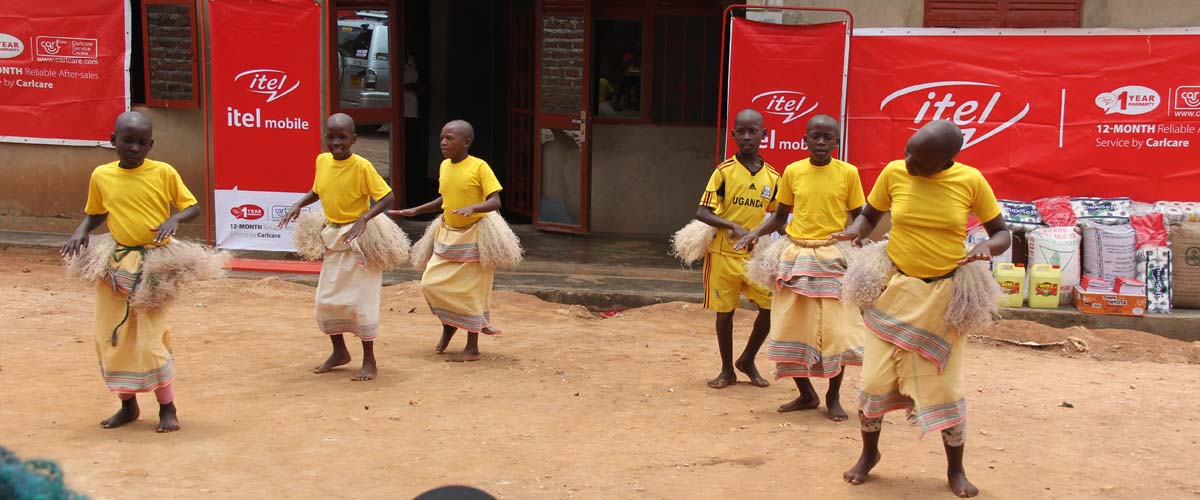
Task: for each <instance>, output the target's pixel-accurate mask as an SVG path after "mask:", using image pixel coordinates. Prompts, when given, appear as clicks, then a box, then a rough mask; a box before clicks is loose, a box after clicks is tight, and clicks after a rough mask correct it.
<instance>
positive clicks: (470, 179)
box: [438, 156, 504, 227]
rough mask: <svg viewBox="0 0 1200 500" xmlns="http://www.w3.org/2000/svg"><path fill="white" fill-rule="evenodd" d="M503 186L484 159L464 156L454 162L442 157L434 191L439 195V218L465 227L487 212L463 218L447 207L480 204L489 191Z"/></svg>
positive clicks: (497, 189)
mask: <svg viewBox="0 0 1200 500" xmlns="http://www.w3.org/2000/svg"><path fill="white" fill-rule="evenodd" d="M501 189H504V188H503V187H501V186H500V181H499V180H496V174H495V173H494V172H492V167H489V166H488V164H487V162H486V161H483V160H480V159H479V158H476V157H474V156H467V157H466V159H464V160H463V161H460V162H458V163H452V162H451V161H450V159H449V158H447V159H445V160H442V166H441V169H440V172H439V174H438V193H441V195H442V216H443V217H442V220H443V221H445V223H446V224H449V225H450V226H451V227H466V226H469V225H471V224H473V223H474V222H475V221H477V220H479V219H482V218H483V216H484V215H487V214H475V215H472V216H470V217H463V216H461V215H458V214H454V213H451V212H450V211H451V210H454V209H457V208H463V207H467V206H471V205H474V204H476V203H483V201H484V200H486V199H487V197H488V196H490V195H491V194H492V193H495V192H498V191H500V190H501Z"/></svg>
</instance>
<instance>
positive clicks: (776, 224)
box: [733, 203, 792, 250]
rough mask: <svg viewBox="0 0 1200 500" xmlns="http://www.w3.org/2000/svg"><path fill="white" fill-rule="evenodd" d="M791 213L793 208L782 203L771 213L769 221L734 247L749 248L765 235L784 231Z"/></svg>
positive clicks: (739, 248) (764, 222)
mask: <svg viewBox="0 0 1200 500" xmlns="http://www.w3.org/2000/svg"><path fill="white" fill-rule="evenodd" d="M790 213H792V206H791V205H784V204H783V203H780V204H779V206H778V207H776V208H775V211H774V212H772V213H771V216H770V217H767V220H765V221H763V223H762V224H760V225H759V226H758V227H756V228H754V230H753V231H750V232H749V233H747V234H746V235H745V236H743V237H742V239H740V240H738V242H737V243H735V244H734V245H733V248H736V249H738V250H741V249H743V248H747V247H749V246H751V245H753V244H754V243H755V242H756V241H757V240H758V239H759V238H761V237H763V236H764V235H767V234H771V233H773V232H775V231H778V230H780V229H782V228H783V226H785V225H787V218H788V214H790Z"/></svg>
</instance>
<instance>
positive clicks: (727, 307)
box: [696, 109, 779, 389]
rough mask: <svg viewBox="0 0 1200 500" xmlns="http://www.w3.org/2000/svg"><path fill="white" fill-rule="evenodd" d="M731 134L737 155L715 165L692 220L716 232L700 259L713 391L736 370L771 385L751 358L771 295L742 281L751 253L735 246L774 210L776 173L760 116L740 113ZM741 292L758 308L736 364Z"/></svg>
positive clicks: (762, 336) (766, 322)
mask: <svg viewBox="0 0 1200 500" xmlns="http://www.w3.org/2000/svg"><path fill="white" fill-rule="evenodd" d="M731 133H732V135H733V140H734V143H736V144H737V147H738V152H737V154H735V155H734V156H733V157H732V158H730V159H728V160H725V161H724V162H722V163H721V164H720V165H717V169H716V170H714V171H713V173H712V175H711V176H709V179H708V185H707V186H706V187H705V188H704V195H703V196H701V197H700V207H699V208H697V209H696V219H697V220H699V221H700V222H703V223H705V224H708V225H710V226H712V227H715V228H717V229H718V231H717V234H716V236H715V237H714V238H713V240H712V243H711V244H710V245H709V247H708V255H707V256H706V257H705V258H704V307H705V308H707V309H712V310H713V311H716V313H717V324H716V330H717V348H718V350H719V351H720V352H721V373H720V374H719V375H717V378H714V379H712V380H709V381H708V386H709V387H712V388H713V389H721V388H724V387H728V386H730V385H732V384H733V383H734V382H736V381H737V374H736V373H735V372H734V371H733V370H734V368H735V367H736V368H737V369H738V370H740V371H741V372H742V373H745V374H746V376H748V377H750V383H751V384H753V385H754V386H756V387H766V386H768V385H770V383H769V382H767V380H766V379H765V378H763V377H762V375H759V373H758V368H757V367H756V366H755V365H754V357H755V356H757V355H758V350H759V348H760V347H762V344H763V341H765V340H766V338H767V333H768V332H769V331H770V329H771V292H770V291H769V290H767V289H765V288H763V287H762V286H759V285H757V284H755V283H753V282H751V281H750V280H749V279H747V278H746V261H748V260H749V259H750V253H749V251H748V250H747V249H745V248H736V247H735V246H734V245H735V244H736V243H737V242H738V241H739V240H741V239H742V237H743V236H745V235H746V233H747V232H749V231H750V229H751V228H753V227H755V226H757V225H759V224H760V223H762V221H763V218H764V217H766V214H767V212H770V211H773V210H775V194H776V193H775V190H776V185H777V184H778V183H779V174H778V173H776V172H775V169H774V168H772V167H771V166H770V165H768V164H767V163H766V162H765V161H763V159H762V157H761V156H759V155H758V147H759V145H760V144H761V143H762V138H763V118H762V115H761V114H759V113H758V112H757V111H755V110H753V109H744V110H742V111H741V112H739V113H738V114H737V117H736V118H735V120H734V129H733V130H732V131H731ZM743 293H744V294H746V298H747V299H750V301H751V302H753V303H754V305H755V306H757V307H758V317H756V318H755V319H754V327H753V328H752V329H751V330H750V338H749V339H748V340H747V341H746V348H745V349H744V350H742V354H741V356H739V357H738V359H737V361H736V362H735V361H734V360H733V313H734V311H735V310H736V309H737V308H738V305H740V303H741V294H743Z"/></svg>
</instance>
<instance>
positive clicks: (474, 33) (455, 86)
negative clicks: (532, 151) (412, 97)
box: [406, 0, 533, 223]
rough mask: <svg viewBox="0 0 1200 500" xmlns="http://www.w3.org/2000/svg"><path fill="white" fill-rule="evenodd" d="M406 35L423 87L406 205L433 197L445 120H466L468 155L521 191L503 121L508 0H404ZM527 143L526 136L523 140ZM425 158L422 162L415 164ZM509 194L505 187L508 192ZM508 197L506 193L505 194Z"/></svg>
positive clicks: (508, 211) (515, 217)
mask: <svg viewBox="0 0 1200 500" xmlns="http://www.w3.org/2000/svg"><path fill="white" fill-rule="evenodd" d="M406 4H407V5H406V9H407V10H406V12H407V13H408V16H409V21H410V22H409V25H410V26H411V27H412V29H411V31H410V32H409V40H410V43H411V45H412V46H413V47H414V56H415V57H416V59H417V61H416V62H417V68H418V70H420V71H421V78H422V87H423V90H424V92H423V93H421V94H420V95H419V99H418V101H419V102H418V104H419V106H420V109H421V118H420V126H422V127H424V128H423V132H422V134H420V135H418V136H415V137H412V140H413V141H422V142H421V143H420V146H421V147H420V149H422V150H423V151H424V152H425V156H424V157H423V158H414V160H413V161H414V166H413V167H410V169H409V174H408V176H407V178H406V180H407V183H408V187H407V190H408V192H409V195H410V200H412V203H421V202H423V201H426V200H429V199H432V198H434V197H436V196H437V195H438V194H437V175H438V167H439V165H440V164H441V160H442V156H441V152H440V150H439V149H438V135H439V133H440V131H441V126H442V125H443V124H444V123H446V122H447V121H450V120H456V119H460V120H466V121H468V122H470V123H471V124H472V125H473V126H474V127H475V142H474V144H472V146H471V154H472V155H474V156H476V157H479V158H482V159H483V160H485V161H487V162H488V164H489V165H491V167H492V170H493V171H495V173H496V177H497V178H499V179H500V181H501V183H502V184H504V189H505V191H510V190H521V189H522V186H521V185H513V184H512V181H514V180H517V181H518V182H519V179H516V178H514V177H512V176H510V175H509V173H510V168H511V165H510V163H511V161H510V155H509V149H510V147H513V146H512V145H511V144H510V142H511V141H512V140H514V139H515V140H517V141H520V140H522V139H521V138H519V137H512V138H510V126H509V107H510V106H509V102H510V101H509V97H510V95H509V91H510V84H511V82H510V81H509V76H510V74H509V69H510V53H509V44H510V40H509V32H510V28H509V13H510V5H509V2H498V1H495V0H445V1H427V2H419V1H414V0H408V1H407V2H406ZM523 139H524V140H526V141H530V142H532V140H533V138H532V135H530V136H526V137H525V138H523ZM416 161H423V165H424V166H423V168H416V167H415V162H416ZM506 194H507V193H506ZM506 200H507V198H506ZM513 208H519V207H513V206H511V204H510V203H505V206H504V215H505V217H506V218H509V220H510V221H511V222H518V223H519V222H528V219H527V218H523V217H522V215H521V213H520V212H519V211H514V210H512V209H513Z"/></svg>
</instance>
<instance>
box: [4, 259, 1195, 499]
mask: <svg viewBox="0 0 1200 500" xmlns="http://www.w3.org/2000/svg"><path fill="white" fill-rule="evenodd" d="M0 276H2V277H3V281H2V282H0V300H3V302H4V303H5V304H6V307H4V308H3V309H2V310H0V339H2V340H0V384H2V385H0V387H3V391H0V444H2V445H4V446H6V447H9V448H10V449H12V450H14V451H15V452H17V453H18V454H19V455H21V456H22V457H23V458H27V459H28V458H34V457H44V458H50V459H53V460H56V461H58V462H59V463H60V464H61V465H62V466H63V468H64V469H65V471H66V474H67V479H68V483H69V484H70V486H71V487H72V488H74V489H76V490H78V491H80V492H83V493H86V494H88V495H90V496H91V497H92V498H97V499H126V498H321V497H331V498H398V499H403V498H411V497H413V496H415V495H417V494H418V493H420V492H422V491H425V490H428V489H430V488H433V487H436V486H440V485H445V484H469V485H473V486H476V487H479V488H482V489H484V490H486V491H489V492H491V493H492V494H494V495H496V496H498V497H500V498H523V499H524V498H531V499H543V498H545V499H550V498H602V499H609V498H634V499H641V498H645V499H658V498H672V499H682V498H688V499H693V498H695V499H709V498H711V499H724V498H780V499H796V498H883V499H891V498H953V495H952V494H951V493H950V492H949V490H948V489H947V488H946V483H945V473H944V468H945V461H944V457H943V454H942V446H941V439H940V437H939V436H938V435H936V434H934V435H930V436H929V437H927V438H926V439H923V440H918V439H916V434H917V431H916V429H915V428H913V427H910V426H909V425H908V424H907V423H905V422H904V419H903V417H902V415H901V414H899V413H894V414H890V415H889V417H888V418H887V423H888V425H885V427H884V434H883V439H882V444H881V449H882V452H883V461H882V462H881V463H880V465H879V466H878V467H877V468H876V469H875V472H874V474H873V476H872V477H873V480H872V481H871V482H869V483H867V484H865V485H862V486H857V487H855V486H850V485H848V484H846V483H844V482H843V481H842V479H841V475H842V472H843V471H844V470H845V469H846V468H848V467H849V466H850V465H852V464H853V462H854V460H855V459H856V458H857V456H858V451H859V438H858V423H857V420H856V419H854V418H851V420H850V421H847V422H842V423H833V422H831V421H829V420H827V419H826V418H825V417H824V414H823V413H822V412H820V411H815V412H801V413H788V414H780V413H776V412H775V408H776V407H777V406H778V405H779V404H781V403H783V402H785V401H787V400H789V399H791V398H793V397H795V387H794V386H793V385H792V383H791V382H790V381H788V380H783V381H778V382H775V383H774V384H773V385H772V386H771V387H769V388H766V389H757V388H754V387H751V386H750V385H748V384H745V383H742V384H739V385H737V386H734V387H731V388H727V389H724V390H719V391H718V390H712V389H709V388H707V387H706V386H705V385H704V382H705V381H706V380H708V379H709V378H711V377H712V376H714V375H715V374H716V372H717V369H718V361H717V359H718V358H717V353H716V346H715V342H714V341H713V334H712V322H713V315H712V314H711V313H709V312H705V311H702V310H701V309H700V307H699V306H698V305H695V304H683V303H670V304H663V305H659V306H652V307H647V308H643V309H637V310H632V311H627V312H625V313H623V314H621V315H619V316H617V317H615V318H611V319H600V318H599V317H598V316H596V315H594V314H591V313H589V312H588V311H586V310H585V309H584V308H582V307H579V306H564V305H560V304H553V303H547V302H543V301H541V300H539V299H537V298H534V297H532V296H527V295H521V294H516V293H510V292H497V293H496V295H495V299H494V304H493V311H492V314H493V318H494V320H495V323H496V324H497V325H498V326H500V327H501V328H503V329H504V331H505V336H504V337H501V338H485V339H482V340H481V348H482V349H483V351H484V359H483V360H482V361H480V362H477V363H470V364H455V363H444V362H442V359H443V358H442V357H441V356H439V355H437V354H434V353H433V347H434V344H435V342H436V341H437V337H438V332H439V331H440V327H439V325H438V323H437V320H436V319H435V318H434V317H433V316H432V315H431V314H430V313H429V310H428V308H427V307H426V305H425V304H424V301H423V299H422V298H421V296H420V293H419V290H418V287H417V284H416V283H407V284H403V285H397V286H393V287H387V288H385V289H384V292H383V317H382V325H381V328H380V332H381V333H380V341H379V342H378V346H377V348H376V351H377V356H378V358H379V363H380V370H381V371H380V375H379V378H378V380H375V381H373V382H351V381H350V380H349V379H350V376H351V374H352V373H353V372H354V370H356V369H357V362H358V359H357V358H358V355H359V353H360V350H359V349H358V347H357V345H354V344H355V343H352V344H351V352H352V353H353V354H354V355H355V361H354V362H352V363H351V365H349V366H348V367H344V368H342V369H339V370H336V371H334V372H333V373H330V374H325V375H314V374H312V373H310V372H309V371H308V370H309V369H310V368H311V367H312V366H314V365H316V364H318V363H319V362H320V361H321V360H323V359H324V357H325V356H326V355H327V354H328V346H329V343H328V341H327V340H326V339H325V337H324V336H323V335H321V334H320V332H319V331H318V330H317V329H316V325H315V322H314V320H313V305H312V303H313V289H312V288H310V287H307V286H304V285H298V284H292V283H287V282H283V281H280V280H278V279H275V278H267V279H263V280H259V281H246V280H223V281H218V282H209V283H203V284H200V285H198V286H196V287H195V288H193V290H192V293H191V294H189V295H188V296H187V297H186V298H185V299H184V300H182V301H180V302H179V303H177V304H176V305H175V307H174V308H173V309H172V312H171V315H170V320H171V325H172V331H171V341H172V347H173V350H174V354H175V357H176V363H177V366H178V377H177V379H176V382H177V383H176V393H177V404H178V407H179V415H180V419H181V422H182V425H183V430H182V431H181V432H178V433H173V434H165V435H162V434H155V432H154V425H155V423H156V422H157V415H156V409H157V406H156V405H155V404H154V399H153V396H151V395H143V396H142V397H141V398H140V401H141V402H142V419H141V420H139V421H138V422H135V423H134V424H131V425H128V426H126V427H123V428H119V429H114V430H103V429H101V428H100V427H99V425H98V423H99V421H100V420H101V419H103V418H105V417H107V416H108V415H109V414H111V413H112V411H113V410H115V409H116V408H117V406H118V404H117V400H116V398H115V397H114V396H112V395H111V394H110V393H108V391H107V390H106V389H105V388H104V385H103V383H102V382H101V380H100V377H99V374H98V372H97V365H96V357H95V353H94V350H93V346H92V339H91V333H90V332H91V322H92V301H93V298H92V293H93V292H92V291H91V290H90V289H85V288H83V287H80V286H78V285H75V284H72V283H69V282H67V280H66V278H65V273H64V272H63V269H62V267H61V265H60V264H59V261H58V259H57V256H56V255H55V254H54V253H53V252H52V251H48V250H33V249H18V248H10V249H6V250H2V251H0ZM697 286H700V285H699V283H697ZM752 317H753V314H752V313H750V312H748V311H744V312H741V313H740V314H739V315H738V316H737V318H736V319H737V324H736V326H735V332H736V335H737V338H738V342H739V345H738V348H740V343H741V342H744V338H745V335H746V334H747V332H748V331H749V327H750V321H751V319H752ZM1198 326H1200V325H1198ZM988 336H990V337H995V338H1007V339H1013V340H1032V341H1037V342H1050V341H1062V340H1063V339H1065V338H1066V337H1067V336H1073V337H1074V338H1076V339H1077V340H1080V341H1082V342H1083V343H1086V345H1087V352H1078V348H1076V347H1074V345H1075V344H1070V343H1069V345H1071V346H1072V347H1071V349H1070V352H1064V351H1063V350H1062V349H1060V348H1050V349H1045V350H1040V351H1039V350H1028V349H1026V348H1020V347H1011V346H1008V345H1006V344H1002V343H998V342H993V341H986V340H984V341H976V342H972V343H971V345H970V351H969V352H968V353H967V384H968V388H969V391H970V396H969V404H970V418H969V423H968V431H969V434H968V436H969V437H968V439H967V461H966V464H967V471H968V474H969V475H970V478H971V479H972V481H973V482H974V483H975V484H976V485H977V486H979V487H980V489H981V490H982V494H981V495H980V498H1014V499H1029V498H1071V499H1074V498H1138V499H1150V498H1198V499H1200V475H1197V474H1196V470H1197V460H1198V459H1200V445H1198V442H1200V421H1198V418H1200V415H1198V412H1197V410H1198V409H1200V391H1198V390H1197V389H1198V388H1200V364H1198V363H1200V345H1197V344H1196V343H1192V344H1188V343H1184V342H1177V341H1171V340H1165V339H1161V338H1159V337H1156V336H1153V335H1150V334H1146V333H1141V332H1131V331H1086V330H1081V329H1072V330H1055V329H1051V328H1047V327H1043V326H1040V325H1036V324H1032V323H1024V322H1004V323H1002V324H1001V325H999V326H998V327H997V328H995V329H994V330H993V331H991V332H989V333H988ZM462 342H463V339H462V338H456V339H455V342H454V343H453V344H452V346H451V348H452V350H453V349H458V348H461V346H462ZM759 368H760V369H762V370H764V372H768V371H769V370H770V369H771V368H772V367H771V366H770V364H769V363H767V362H766V360H765V358H763V357H761V356H760V360H759ZM858 375H859V370H858V369H857V368H850V369H849V370H848V375H847V377H846V390H845V391H844V394H843V398H842V402H843V404H845V405H846V406H847V408H848V409H849V408H852V407H853V404H854V402H853V395H854V393H855V392H856V388H857V386H858ZM743 382H744V378H743ZM816 384H817V388H818V390H819V391H824V382H821V381H818V382H816ZM1064 403H1069V404H1070V405H1072V406H1073V408H1071V407H1067V406H1066V405H1064Z"/></svg>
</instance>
